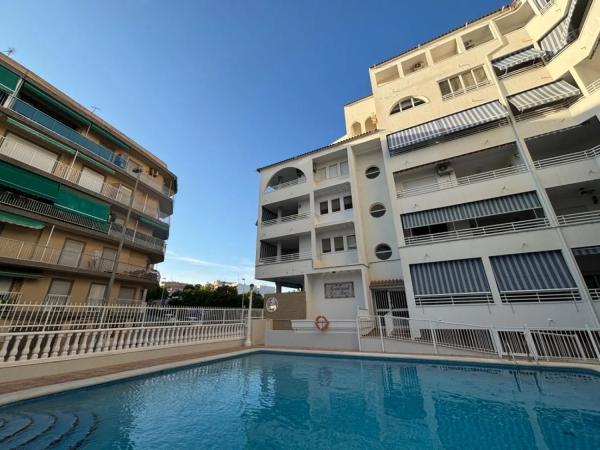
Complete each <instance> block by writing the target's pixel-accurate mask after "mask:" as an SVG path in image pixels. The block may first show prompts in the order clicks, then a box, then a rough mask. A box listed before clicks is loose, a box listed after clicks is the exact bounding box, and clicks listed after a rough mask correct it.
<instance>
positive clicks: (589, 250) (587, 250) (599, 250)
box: [573, 245, 600, 256]
mask: <svg viewBox="0 0 600 450" xmlns="http://www.w3.org/2000/svg"><path fill="white" fill-rule="evenodd" d="M573 254H574V255H575V256H586V255H600V245H594V246H591V247H577V248H574V249H573Z"/></svg>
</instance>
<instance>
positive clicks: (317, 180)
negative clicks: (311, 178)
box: [315, 173, 350, 183]
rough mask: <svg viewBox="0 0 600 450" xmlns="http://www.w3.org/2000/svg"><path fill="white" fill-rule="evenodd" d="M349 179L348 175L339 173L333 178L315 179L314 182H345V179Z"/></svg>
mask: <svg viewBox="0 0 600 450" xmlns="http://www.w3.org/2000/svg"><path fill="white" fill-rule="evenodd" d="M349 177H350V174H347V173H340V174H339V175H337V176H335V177H329V176H325V177H323V176H321V177H315V181H316V182H317V183H323V182H325V181H329V180H345V179H346V178H349Z"/></svg>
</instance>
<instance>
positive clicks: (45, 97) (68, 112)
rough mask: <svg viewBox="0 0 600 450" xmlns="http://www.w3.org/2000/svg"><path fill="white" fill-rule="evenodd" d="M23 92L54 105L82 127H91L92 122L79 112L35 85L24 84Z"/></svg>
mask: <svg viewBox="0 0 600 450" xmlns="http://www.w3.org/2000/svg"><path fill="white" fill-rule="evenodd" d="M23 90H25V91H27V92H29V93H30V94H32V95H34V96H35V97H37V98H38V99H39V100H41V101H43V102H45V103H48V104H50V105H52V106H53V107H55V108H56V109H58V110H59V111H62V112H63V113H65V114H66V115H67V116H69V117H71V118H72V119H75V120H76V121H77V122H79V123H81V124H82V125H85V126H90V125H91V122H90V121H89V120H88V119H86V118H85V117H83V116H82V115H81V114H79V113H78V112H77V111H75V110H73V109H71V108H69V107H68V106H66V105H64V104H63V103H61V102H59V101H58V100H56V99H55V98H54V97H51V96H50V95H48V94H46V93H45V92H44V91H42V90H41V89H39V88H37V87H35V86H34V85H33V84H30V83H25V84H23Z"/></svg>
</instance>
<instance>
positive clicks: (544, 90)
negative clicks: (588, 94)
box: [508, 80, 581, 111]
mask: <svg viewBox="0 0 600 450" xmlns="http://www.w3.org/2000/svg"><path fill="white" fill-rule="evenodd" d="M579 94H581V91H580V90H579V89H577V88H576V87H575V86H572V85H571V84H569V83H567V82H566V81H564V80H559V81H555V82H554V83H550V84H546V85H544V86H540V87H537V88H534V89H530V90H528V91H525V92H521V93H520V94H516V95H512V96H510V97H508V101H509V102H510V103H511V104H512V105H513V106H514V107H515V108H517V109H518V110H519V111H525V110H526V109H531V108H534V107H536V106H543V105H547V104H548V103H553V102H557V101H559V100H564V99H567V98H571V97H575V96H577V95H579Z"/></svg>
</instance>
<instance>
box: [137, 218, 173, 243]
mask: <svg viewBox="0 0 600 450" xmlns="http://www.w3.org/2000/svg"><path fill="white" fill-rule="evenodd" d="M140 222H141V223H143V224H144V225H147V226H149V227H150V228H154V229H155V230H157V231H158V232H159V234H160V238H161V239H168V238H169V224H167V223H163V222H160V221H155V220H150V219H146V218H145V217H140Z"/></svg>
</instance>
